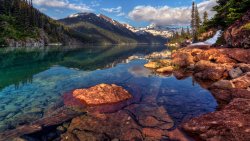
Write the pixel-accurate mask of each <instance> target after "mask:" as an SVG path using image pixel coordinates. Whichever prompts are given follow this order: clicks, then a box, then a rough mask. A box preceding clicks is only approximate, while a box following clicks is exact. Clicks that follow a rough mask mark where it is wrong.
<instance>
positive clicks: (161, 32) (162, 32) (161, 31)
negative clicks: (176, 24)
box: [123, 24, 174, 38]
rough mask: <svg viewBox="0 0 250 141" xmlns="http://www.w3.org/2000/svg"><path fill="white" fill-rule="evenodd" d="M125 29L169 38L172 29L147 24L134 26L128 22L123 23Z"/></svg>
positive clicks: (140, 33) (139, 33)
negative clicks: (138, 26)
mask: <svg viewBox="0 0 250 141" xmlns="http://www.w3.org/2000/svg"><path fill="white" fill-rule="evenodd" d="M123 26H125V27H126V28H127V29H129V30H130V31H132V32H134V33H136V34H137V35H145V34H152V35H154V36H160V37H163V38H170V37H172V35H173V32H174V30H173V29H170V28H159V27H158V26H152V25H149V26H147V27H145V28H135V27H133V26H131V25H129V24H123Z"/></svg>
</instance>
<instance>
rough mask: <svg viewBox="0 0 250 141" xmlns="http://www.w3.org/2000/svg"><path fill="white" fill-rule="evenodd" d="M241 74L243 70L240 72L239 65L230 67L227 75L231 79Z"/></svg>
mask: <svg viewBox="0 0 250 141" xmlns="http://www.w3.org/2000/svg"><path fill="white" fill-rule="evenodd" d="M242 74H243V72H242V70H241V69H240V68H239V67H238V68H235V69H232V70H230V71H229V76H230V77H231V78H232V79H234V78H237V77H239V76H240V75H242Z"/></svg>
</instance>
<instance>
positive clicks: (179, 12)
mask: <svg viewBox="0 0 250 141" xmlns="http://www.w3.org/2000/svg"><path fill="white" fill-rule="evenodd" d="M216 4H217V3H216V0H206V1H203V2H201V3H198V9H199V12H200V14H201V16H202V14H203V13H204V12H205V11H207V12H208V14H209V17H210V18H211V17H212V16H213V15H214V14H215V12H213V11H211V10H212V7H214V6H215V5H216ZM129 18H130V19H132V20H135V21H147V22H151V23H154V24H157V25H189V23H190V20H191V6H189V7H169V6H163V7H152V6H136V7H135V8H134V9H133V10H132V11H131V12H129Z"/></svg>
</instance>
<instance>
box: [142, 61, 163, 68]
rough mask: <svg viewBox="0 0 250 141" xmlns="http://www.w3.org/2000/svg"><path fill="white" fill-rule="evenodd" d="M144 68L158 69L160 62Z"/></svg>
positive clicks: (149, 64)
mask: <svg viewBox="0 0 250 141" xmlns="http://www.w3.org/2000/svg"><path fill="white" fill-rule="evenodd" d="M144 67H146V68H150V69H157V68H159V67H160V63H158V62H149V63H147V64H145V65H144Z"/></svg>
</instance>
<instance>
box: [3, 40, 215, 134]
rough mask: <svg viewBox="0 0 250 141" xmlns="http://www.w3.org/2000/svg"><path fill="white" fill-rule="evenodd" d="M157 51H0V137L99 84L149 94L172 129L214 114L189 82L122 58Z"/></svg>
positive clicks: (207, 98)
mask: <svg viewBox="0 0 250 141" xmlns="http://www.w3.org/2000/svg"><path fill="white" fill-rule="evenodd" d="M163 49H167V47H165V46H132V45H131V46H99V47H94V46H93V47H44V48H16V49H13V48H3V49H0V64H1V66H0V132H3V131H7V130H11V129H15V128H16V127H17V126H20V125H25V124H28V123H31V122H34V121H36V120H38V119H41V118H43V117H44V116H48V115H49V114H50V113H49V112H48V111H50V110H51V108H52V107H53V108H54V107H56V108H60V107H62V106H65V105H64V101H63V95H64V94H65V93H68V92H70V91H72V90H74V89H77V88H87V87H90V86H94V85H96V84H100V83H108V84H117V85H120V86H123V87H124V88H127V87H128V86H131V85H132V86H133V88H135V87H136V88H139V93H140V95H142V97H143V96H147V95H152V94H153V96H152V97H153V98H154V99H155V100H156V103H157V104H158V105H160V106H163V107H164V108H165V109H166V110H167V112H168V114H169V115H170V116H171V118H172V119H173V120H174V122H175V126H178V125H179V124H180V123H181V122H182V121H183V120H185V119H190V118H191V117H195V116H198V115H201V114H204V113H208V112H212V111H215V109H216V107H217V103H216V100H215V99H214V97H213V96H212V95H211V94H210V92H209V91H208V90H206V89H203V88H202V87H201V86H200V85H199V84H197V83H196V82H195V81H194V80H193V79H192V77H187V78H185V79H182V80H178V79H176V78H175V77H174V76H173V75H172V74H168V75H158V74H155V73H154V72H153V71H152V70H149V69H146V68H144V67H143V65H144V64H145V63H147V60H146V59H135V60H130V59H128V58H129V57H130V56H132V55H139V56H144V55H147V54H150V53H152V52H157V51H162V50H163ZM130 89H131V88H130ZM131 91H132V92H133V90H131ZM134 95H136V93H134Z"/></svg>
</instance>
